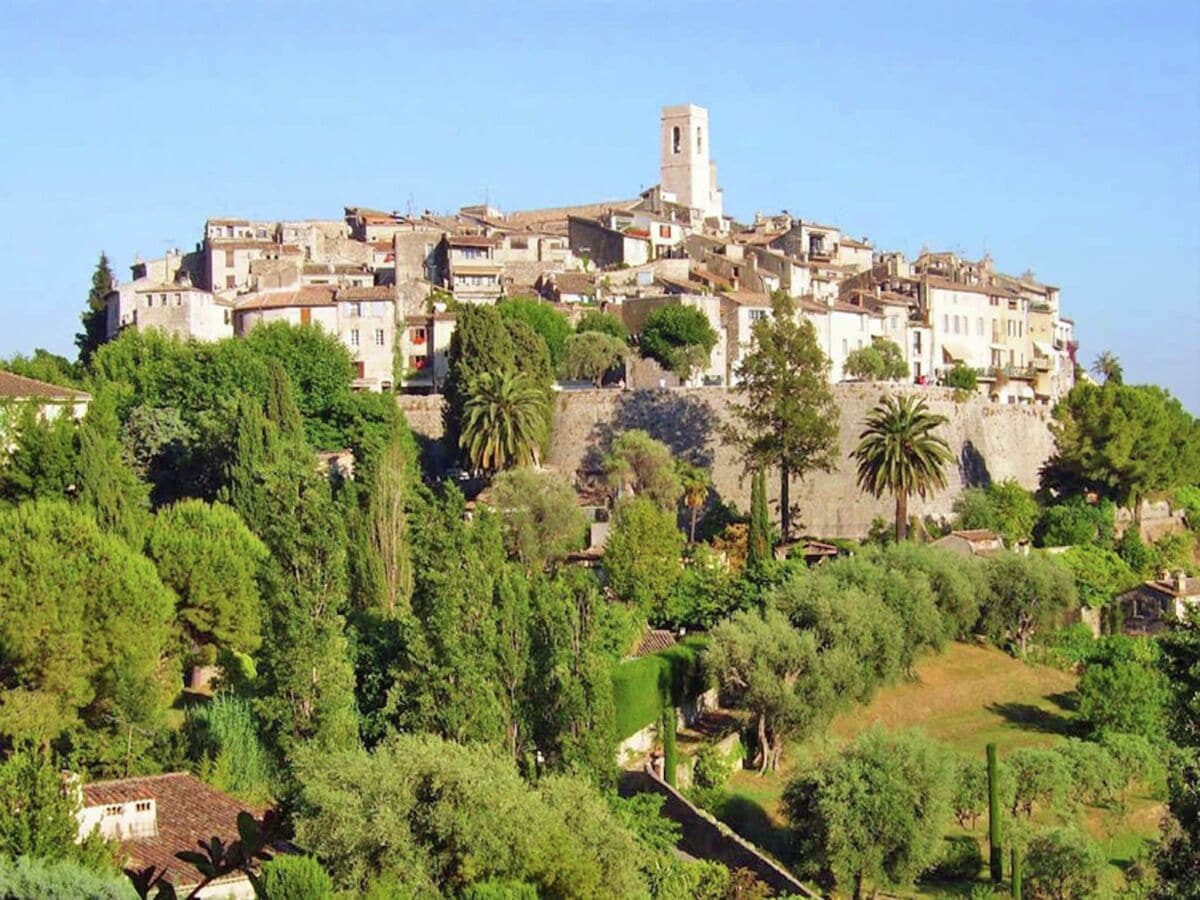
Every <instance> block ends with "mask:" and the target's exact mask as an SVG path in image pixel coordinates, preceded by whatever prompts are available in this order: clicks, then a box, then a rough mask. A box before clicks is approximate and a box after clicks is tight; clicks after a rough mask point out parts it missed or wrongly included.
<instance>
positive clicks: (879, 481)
mask: <svg viewBox="0 0 1200 900" xmlns="http://www.w3.org/2000/svg"><path fill="white" fill-rule="evenodd" d="M946 421H947V419H946V417H945V416H938V415H934V414H933V413H931V412H929V407H928V406H927V405H926V403H925V401H924V400H918V399H916V398H915V397H912V396H902V397H900V398H895V397H884V398H883V401H882V402H881V403H880V404H879V405H878V406H876V407H875V408H874V409H872V410H871V412H870V413H869V414H868V415H867V419H866V423H865V425H866V427H865V428H864V429H863V432H862V434H860V435H859V438H860V442H859V445H858V446H857V447H856V448H855V449H854V452H853V453H851V454H850V455H851V457H852V458H853V459H854V460H855V461H856V462H857V464H858V484H859V486H860V487H861V488H862V489H863V490H864V491H867V492H868V493H870V494H872V495H873V496H875V497H880V496H882V495H883V494H884V492H885V491H886V492H889V493H891V494H893V495H894V496H895V498H896V540H897V541H903V540H904V539H905V538H906V537H908V498H909V496H910V495H911V494H914V493H915V494H917V495H918V496H919V497H921V498H922V499H923V498H924V497H925V495H926V494H929V493H932V492H933V491H935V490H938V489H940V488H944V487H945V486H946V471H945V468H946V464H947V463H949V462H953V460H954V455H953V454H952V453H951V452H950V447H949V445H948V444H947V443H946V441H945V440H944V439H943V438H942V437H941V436H939V435H938V434H936V433H935V432H936V430H937V429H938V427H939V426H941V425H943V424H945V423H946Z"/></svg>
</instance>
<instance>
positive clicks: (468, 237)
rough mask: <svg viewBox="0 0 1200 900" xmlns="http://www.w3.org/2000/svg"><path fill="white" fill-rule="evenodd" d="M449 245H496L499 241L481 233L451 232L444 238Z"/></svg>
mask: <svg viewBox="0 0 1200 900" xmlns="http://www.w3.org/2000/svg"><path fill="white" fill-rule="evenodd" d="M446 243H448V244H449V245H450V246H451V247H498V246H499V245H500V241H499V240H497V239H496V238H490V237H484V236H483V235H482V234H452V235H449V236H448V237H447V238H446Z"/></svg>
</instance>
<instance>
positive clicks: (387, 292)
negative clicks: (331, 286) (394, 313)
mask: <svg viewBox="0 0 1200 900" xmlns="http://www.w3.org/2000/svg"><path fill="white" fill-rule="evenodd" d="M337 299H339V300H395V299H396V288H395V286H393V285H389V284H373V285H371V286H370V287H340V288H338V289H337Z"/></svg>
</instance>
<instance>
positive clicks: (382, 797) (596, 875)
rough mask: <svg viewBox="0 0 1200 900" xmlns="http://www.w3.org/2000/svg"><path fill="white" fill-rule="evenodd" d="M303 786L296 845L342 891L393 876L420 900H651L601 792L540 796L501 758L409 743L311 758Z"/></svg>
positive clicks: (573, 785)
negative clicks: (640, 899)
mask: <svg viewBox="0 0 1200 900" xmlns="http://www.w3.org/2000/svg"><path fill="white" fill-rule="evenodd" d="M300 774H301V778H300V784H301V797H300V803H299V812H298V814H297V817H296V819H297V821H296V838H297V841H298V842H299V843H300V844H302V845H303V846H305V847H307V848H309V849H311V850H312V851H313V852H314V853H316V854H317V856H318V857H319V858H320V859H322V860H323V861H324V862H325V864H326V865H327V866H328V868H329V872H330V873H331V874H332V875H333V877H334V881H335V884H336V885H337V886H338V887H340V888H343V889H347V890H350V891H359V890H361V889H363V888H364V887H365V886H366V885H367V884H368V883H369V882H370V881H372V880H374V879H377V878H379V877H381V876H384V877H391V878H395V879H398V880H399V881H400V882H401V883H402V884H403V885H404V888H405V891H404V892H405V894H420V895H423V894H429V893H436V894H440V893H447V894H453V895H455V896H458V895H459V894H460V893H461V892H463V891H465V890H466V889H467V888H468V887H469V886H470V885H472V884H476V883H478V882H487V881H498V880H499V881H503V880H508V881H516V882H527V883H530V884H534V885H537V886H538V887H539V890H540V891H544V892H546V893H547V894H551V895H553V896H559V897H564V898H583V897H595V898H609V897H611V898H619V897H629V896H639V895H642V894H643V893H644V892H645V885H644V883H643V882H642V879H641V876H640V874H639V872H638V854H637V845H636V843H635V840H634V838H633V836H632V835H631V834H630V833H629V832H628V831H627V830H626V829H625V828H624V827H622V826H621V824H620V823H619V822H618V821H617V820H616V818H615V816H614V815H613V813H612V812H611V810H610V809H609V808H608V805H607V804H606V803H605V802H604V800H603V798H602V797H601V796H600V795H599V794H598V793H597V792H596V790H595V789H594V788H593V787H591V786H590V785H588V784H587V783H586V782H583V781H581V780H578V779H575V778H571V777H568V776H550V777H547V778H543V779H542V780H541V781H540V782H539V784H538V787H537V788H536V789H534V788H533V787H531V786H530V785H528V784H527V783H525V782H523V781H522V780H521V779H520V777H519V776H518V775H517V773H516V771H515V770H514V768H513V766H512V761H511V759H509V758H508V757H507V755H505V754H502V753H501V752H500V751H499V750H492V749H489V748H485V747H480V746H461V745H458V744H454V743H451V742H449V741H443V740H441V739H439V738H436V737H433V736H430V735H411V736H401V737H395V738H392V739H389V740H388V741H385V742H384V743H383V744H381V745H379V746H378V747H377V748H376V749H375V750H374V752H372V753H370V754H368V753H366V752H365V751H362V750H352V751H343V752H339V753H334V754H317V753H310V754H306V755H305V756H304V757H303V758H302V760H301V765H300Z"/></svg>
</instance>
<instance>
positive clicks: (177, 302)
mask: <svg viewBox="0 0 1200 900" xmlns="http://www.w3.org/2000/svg"><path fill="white" fill-rule="evenodd" d="M175 305H176V306H183V298H182V297H181V296H179V294H176V295H175Z"/></svg>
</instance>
